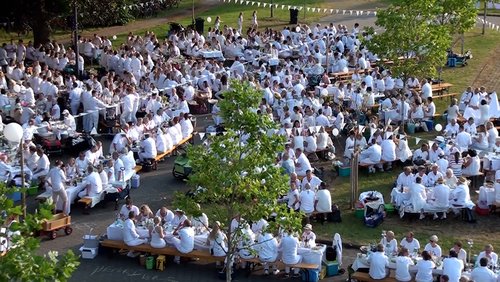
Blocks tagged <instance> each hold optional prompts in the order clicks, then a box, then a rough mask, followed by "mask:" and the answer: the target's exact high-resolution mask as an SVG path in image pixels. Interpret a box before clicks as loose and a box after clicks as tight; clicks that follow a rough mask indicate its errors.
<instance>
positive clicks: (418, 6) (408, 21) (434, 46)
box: [367, 0, 476, 78]
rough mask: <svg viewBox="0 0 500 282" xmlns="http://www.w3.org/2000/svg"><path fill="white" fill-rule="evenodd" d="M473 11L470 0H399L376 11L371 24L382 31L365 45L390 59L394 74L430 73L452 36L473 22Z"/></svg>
mask: <svg viewBox="0 0 500 282" xmlns="http://www.w3.org/2000/svg"><path fill="white" fill-rule="evenodd" d="M475 12H476V10H475V7H474V3H473V1H472V0H442V1H438V0H400V1H398V2H397V3H396V4H394V5H391V6H389V7H388V8H387V9H385V10H381V11H379V12H378V14H377V20H376V22H375V24H376V25H377V26H378V27H380V28H382V29H383V30H384V31H383V32H382V33H380V34H376V35H374V36H373V38H372V40H370V41H369V42H367V47H368V49H369V50H371V51H372V52H374V53H376V54H378V55H379V56H380V57H382V58H384V59H388V60H389V61H391V65H390V66H389V67H390V68H391V70H392V72H393V73H394V74H395V75H396V76H401V77H403V78H406V77H408V76H417V77H429V76H434V75H436V68H437V67H439V66H442V65H444V64H445V61H446V51H447V49H448V48H450V46H451V43H452V36H453V35H454V34H456V33H463V32H465V31H467V30H470V29H471V28H472V27H473V26H474V23H475V17H476V16H475Z"/></svg>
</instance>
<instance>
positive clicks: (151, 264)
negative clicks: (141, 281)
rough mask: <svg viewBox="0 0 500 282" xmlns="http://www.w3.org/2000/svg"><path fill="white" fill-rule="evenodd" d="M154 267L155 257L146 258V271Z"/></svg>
mask: <svg viewBox="0 0 500 282" xmlns="http://www.w3.org/2000/svg"><path fill="white" fill-rule="evenodd" d="M154 266H155V257H153V256H149V257H147V258H146V269H148V270H151V269H153V268H154Z"/></svg>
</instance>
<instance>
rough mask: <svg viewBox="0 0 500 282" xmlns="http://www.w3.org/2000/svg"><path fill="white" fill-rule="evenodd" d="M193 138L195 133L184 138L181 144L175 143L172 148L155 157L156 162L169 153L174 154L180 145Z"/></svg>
mask: <svg viewBox="0 0 500 282" xmlns="http://www.w3.org/2000/svg"><path fill="white" fill-rule="evenodd" d="M192 138H193V135H189V136H188V137H186V138H184V139H182V140H181V141H180V142H179V144H177V145H175V146H174V147H172V148H171V149H170V150H167V151H166V152H163V153H161V154H159V155H157V156H156V157H155V159H154V160H155V162H159V161H161V160H162V159H163V158H165V157H166V156H168V155H169V154H172V153H173V152H174V151H175V150H177V149H178V148H179V147H180V146H182V145H184V144H185V143H186V142H188V141H189V140H191V139H192Z"/></svg>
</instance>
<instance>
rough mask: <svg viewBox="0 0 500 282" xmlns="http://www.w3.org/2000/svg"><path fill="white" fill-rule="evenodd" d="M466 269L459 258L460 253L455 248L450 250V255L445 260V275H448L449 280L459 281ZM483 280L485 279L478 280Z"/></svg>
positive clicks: (452, 281)
mask: <svg viewBox="0 0 500 282" xmlns="http://www.w3.org/2000/svg"><path fill="white" fill-rule="evenodd" d="M463 269H464V263H463V261H461V260H459V259H458V254H457V252H455V250H451V251H450V256H449V257H448V258H445V259H444V260H443V275H448V278H449V279H450V280H449V281H451V282H458V281H460V277H461V276H462V270H463ZM476 281H478V282H479V281H483V280H476Z"/></svg>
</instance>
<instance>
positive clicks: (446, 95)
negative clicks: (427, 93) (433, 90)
mask: <svg viewBox="0 0 500 282" xmlns="http://www.w3.org/2000/svg"><path fill="white" fill-rule="evenodd" d="M457 95H458V93H448V94H441V95H439V94H438V95H435V96H432V98H433V99H434V100H435V99H442V98H446V97H450V102H451V100H452V99H453V98H455V97H457Z"/></svg>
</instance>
